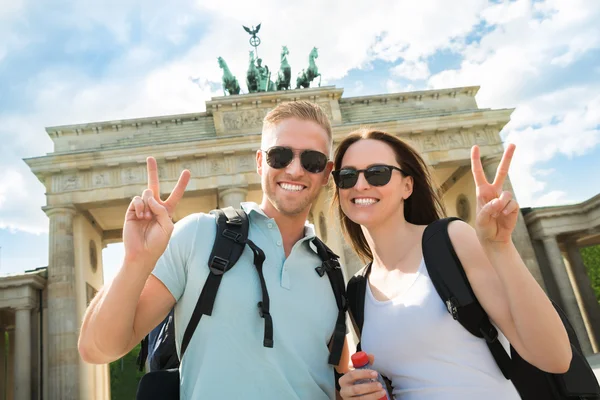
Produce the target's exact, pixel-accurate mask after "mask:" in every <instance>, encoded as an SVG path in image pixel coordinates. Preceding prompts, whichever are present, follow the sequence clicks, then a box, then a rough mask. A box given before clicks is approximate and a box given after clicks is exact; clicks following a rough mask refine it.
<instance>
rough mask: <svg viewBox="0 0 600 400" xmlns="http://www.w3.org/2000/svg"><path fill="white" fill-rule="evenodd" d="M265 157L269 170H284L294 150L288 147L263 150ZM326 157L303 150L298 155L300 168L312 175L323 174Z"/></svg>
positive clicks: (316, 152)
mask: <svg viewBox="0 0 600 400" xmlns="http://www.w3.org/2000/svg"><path fill="white" fill-rule="evenodd" d="M263 151H264V152H265V154H266V155H267V164H269V166H270V167H271V168H275V169H281V168H285V167H287V166H288V165H290V163H291V162H292V160H293V159H294V150H292V149H291V148H289V147H283V146H275V147H271V148H269V149H268V150H263ZM328 161H329V160H328V159H327V156H326V155H325V154H323V153H321V152H320V151H316V150H303V151H302V152H301V153H300V164H302V168H304V169H305V170H307V171H308V172H311V173H313V174H318V173H319V172H323V171H324V170H325V167H327V162H328Z"/></svg>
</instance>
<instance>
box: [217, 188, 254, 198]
mask: <svg viewBox="0 0 600 400" xmlns="http://www.w3.org/2000/svg"><path fill="white" fill-rule="evenodd" d="M231 193H243V194H247V193H248V186H227V187H223V188H219V196H227V195H228V194H231Z"/></svg>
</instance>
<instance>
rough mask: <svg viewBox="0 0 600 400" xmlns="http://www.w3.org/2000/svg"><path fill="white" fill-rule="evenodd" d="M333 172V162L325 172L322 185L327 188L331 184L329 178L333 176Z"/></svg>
mask: <svg viewBox="0 0 600 400" xmlns="http://www.w3.org/2000/svg"><path fill="white" fill-rule="evenodd" d="M332 170H333V161H329V162H328V163H327V166H326V167H325V170H324V171H323V182H322V183H321V184H322V185H323V186H327V183H329V177H330V176H331V171H332Z"/></svg>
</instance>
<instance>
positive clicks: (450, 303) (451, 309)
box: [446, 297, 458, 320]
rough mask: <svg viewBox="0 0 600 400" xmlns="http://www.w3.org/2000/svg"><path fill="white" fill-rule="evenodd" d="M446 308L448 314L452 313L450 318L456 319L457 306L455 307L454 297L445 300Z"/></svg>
mask: <svg viewBox="0 0 600 400" xmlns="http://www.w3.org/2000/svg"><path fill="white" fill-rule="evenodd" d="M446 308H447V309H448V312H449V313H450V315H452V318H454V319H455V320H458V308H457V307H456V299H455V298H454V297H451V298H449V299H448V300H446Z"/></svg>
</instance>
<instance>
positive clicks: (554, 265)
mask: <svg viewBox="0 0 600 400" xmlns="http://www.w3.org/2000/svg"><path fill="white" fill-rule="evenodd" d="M543 242H544V249H545V250H546V254H547V255H548V264H549V265H550V269H551V271H552V274H553V275H554V280H555V281H556V285H557V286H558V291H559V294H560V297H561V300H562V304H563V306H564V311H565V313H566V314H567V317H569V321H571V324H572V325H573V329H575V333H576V334H577V337H578V338H579V342H580V343H581V349H582V350H583V353H584V355H589V354H592V353H593V350H592V344H591V342H590V338H589V336H588V333H587V330H586V328H585V323H584V321H583V316H582V315H581V310H580V309H579V304H577V297H575V291H574V290H573V286H572V285H571V280H570V279H569V274H568V272H567V267H566V266H565V263H564V262H563V257H562V253H561V251H560V248H559V247H558V242H557V241H556V237H554V236H550V237H545V238H543Z"/></svg>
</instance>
